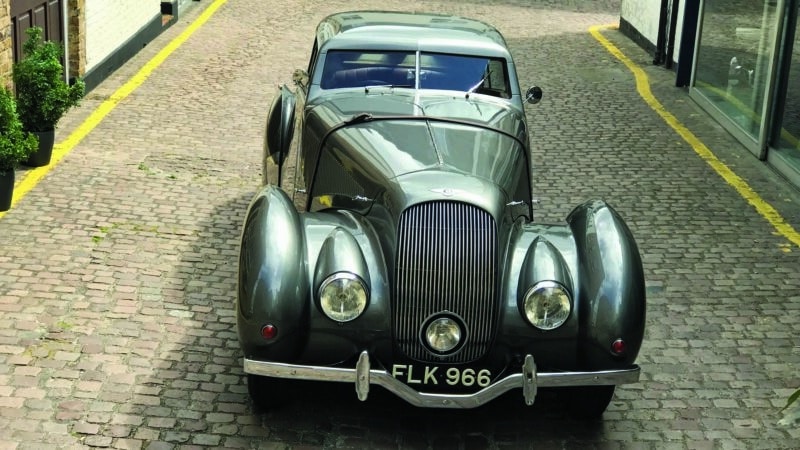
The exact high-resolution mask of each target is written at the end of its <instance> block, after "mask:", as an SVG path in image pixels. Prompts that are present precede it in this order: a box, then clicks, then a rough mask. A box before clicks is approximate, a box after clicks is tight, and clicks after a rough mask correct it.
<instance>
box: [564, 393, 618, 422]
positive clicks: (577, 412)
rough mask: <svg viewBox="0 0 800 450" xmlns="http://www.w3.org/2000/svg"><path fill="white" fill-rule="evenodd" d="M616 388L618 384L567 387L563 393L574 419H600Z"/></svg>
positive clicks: (568, 410) (568, 409)
mask: <svg viewBox="0 0 800 450" xmlns="http://www.w3.org/2000/svg"><path fill="white" fill-rule="evenodd" d="M615 388H616V386H579V387H570V388H565V389H564V391H563V392H562V394H563V396H564V397H565V398H564V400H565V403H566V406H567V412H568V413H569V415H570V416H571V417H572V418H574V419H579V420H592V419H599V418H600V416H602V415H603V413H604V412H605V410H606V408H608V405H609V404H610V403H611V398H612V397H614V389H615Z"/></svg>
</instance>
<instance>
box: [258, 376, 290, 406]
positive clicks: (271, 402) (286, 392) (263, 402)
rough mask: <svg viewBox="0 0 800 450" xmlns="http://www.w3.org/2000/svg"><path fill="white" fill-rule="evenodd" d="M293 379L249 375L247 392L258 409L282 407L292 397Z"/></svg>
mask: <svg viewBox="0 0 800 450" xmlns="http://www.w3.org/2000/svg"><path fill="white" fill-rule="evenodd" d="M290 384H291V380H284V379H283V378H272V377H262V376H259V375H252V374H248V375H247V393H248V394H249V395H250V399H251V400H252V401H253V406H254V409H256V411H260V412H263V411H269V410H273V409H277V408H281V407H283V406H285V405H286V404H287V403H289V401H290V399H291V397H292V389H291V386H290Z"/></svg>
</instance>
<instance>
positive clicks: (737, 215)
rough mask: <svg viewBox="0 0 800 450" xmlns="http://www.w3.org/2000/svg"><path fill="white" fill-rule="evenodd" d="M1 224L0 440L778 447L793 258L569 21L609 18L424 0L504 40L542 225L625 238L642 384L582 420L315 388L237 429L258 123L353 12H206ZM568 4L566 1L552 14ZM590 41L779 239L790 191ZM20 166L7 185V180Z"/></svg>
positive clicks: (662, 88) (797, 286)
mask: <svg viewBox="0 0 800 450" xmlns="http://www.w3.org/2000/svg"><path fill="white" fill-rule="evenodd" d="M222 3H223V4H222V6H221V7H220V9H219V10H217V11H216V13H215V14H214V15H213V16H212V17H211V18H210V19H209V20H208V22H207V23H205V24H204V25H203V26H201V27H199V28H198V29H197V30H196V32H195V33H194V34H193V35H192V36H191V37H189V38H188V39H187V40H186V41H185V42H184V43H183V44H182V45H180V46H179V47H177V48H176V49H175V50H174V52H173V53H172V54H171V55H170V56H169V57H168V58H166V59H165V60H164V62H163V63H162V64H161V65H160V66H158V67H157V68H155V70H153V71H152V74H151V75H150V76H149V77H148V78H147V79H146V80H144V82H143V83H142V84H141V86H139V87H138V88H137V89H136V90H134V91H133V92H132V93H130V95H128V96H127V97H124V98H123V99H117V100H119V102H118V103H117V104H116V106H115V107H114V109H113V110H111V111H110V112H109V113H108V115H107V116H105V117H104V118H103V119H102V121H100V122H98V123H97V124H96V127H95V128H94V129H92V130H91V132H89V133H88V134H87V135H86V136H85V137H84V138H83V140H82V141H80V143H78V144H77V145H76V146H75V147H74V149H73V150H72V151H71V152H70V153H69V154H68V155H67V156H66V157H65V158H64V159H63V160H62V161H61V162H60V163H59V164H57V165H55V166H53V167H51V168H50V171H49V172H48V173H47V174H46V176H45V177H44V178H43V179H42V180H41V181H40V182H39V183H38V184H36V185H35V186H33V188H32V189H31V190H30V192H29V193H28V194H27V195H26V196H25V197H24V198H23V199H22V200H21V201H20V202H19V203H17V204H16V205H15V206H14V208H13V209H12V210H11V211H9V212H8V213H7V214H6V215H5V216H3V217H2V218H0V333H1V334H0V448H20V449H40V448H84V447H110V448H134V449H136V448H153V449H157V448H199V447H224V448H264V449H283V448H321V447H325V448H436V449H439V448H459V449H460V448H495V449H500V448H503V449H505V448H508V449H511V448H514V449H516V448H537V449H538V448H627V447H635V448H658V449H662V448H676V449H687V448H791V447H793V446H796V445H797V442H800V428H798V427H795V428H782V427H779V426H778V425H777V424H776V423H777V422H778V420H779V419H780V418H781V415H780V414H779V413H778V411H779V410H780V408H781V407H782V406H783V405H784V404H785V402H786V398H787V397H788V396H789V394H790V393H791V392H793V390H794V389H795V388H797V387H798V386H800V378H799V377H800V375H798V374H799V373H800V372H799V371H798V368H799V367H800V322H798V320H797V316H798V313H799V312H800V277H798V276H797V272H798V267H800V247H797V246H796V245H793V244H792V243H791V242H789V241H788V240H787V238H786V237H784V236H781V235H779V234H776V230H775V228H774V227H773V226H772V225H771V224H770V223H769V222H768V221H767V220H765V219H764V218H763V217H762V216H761V215H759V214H758V212H756V210H755V209H754V208H753V207H752V206H751V204H750V203H748V201H747V200H745V199H744V198H742V196H741V195H740V194H739V193H737V191H736V190H735V189H734V188H733V187H732V186H731V185H730V184H729V183H727V182H726V181H725V180H723V179H722V178H720V176H719V175H718V173H717V172H716V171H715V170H714V169H713V168H712V167H711V166H709V165H708V164H707V163H706V162H705V161H703V160H702V159H701V158H700V157H698V155H697V154H696V153H695V151H694V150H693V149H692V148H691V147H690V145H689V144H687V143H686V142H685V141H684V140H682V139H681V138H680V137H679V136H678V135H677V134H676V133H675V131H674V130H673V129H672V128H670V127H669V126H668V125H667V124H666V123H665V122H664V121H663V120H662V119H661V118H660V117H659V116H658V115H656V114H655V112H653V110H652V109H651V108H650V107H649V106H648V105H647V103H645V102H644V101H643V100H642V98H641V97H640V95H639V94H638V93H637V92H636V86H635V81H634V78H633V76H632V74H631V72H630V71H629V70H628V69H627V68H626V67H625V66H624V65H623V64H622V63H620V62H619V60H617V59H616V58H614V57H613V56H612V55H611V54H610V53H608V51H607V50H606V49H605V48H604V47H603V46H602V45H600V44H599V43H598V41H597V40H596V39H595V38H593V37H592V36H591V35H590V34H589V32H588V29H589V27H590V26H593V25H598V24H607V23H615V22H618V20H619V6H618V2H612V1H603V2H594V1H579V0H573V1H570V2H552V1H546V0H541V1H524V2H523V1H519V0H517V1H514V0H509V1H499V0H495V1H491V2H483V3H480V4H472V3H464V2H456V1H448V0H441V1H437V2H422V1H410V2H406V3H404V4H403V8H406V9H415V10H429V11H435V12H446V13H452V14H460V15H467V16H471V17H476V18H480V19H483V20H486V21H488V22H491V23H493V24H495V25H496V26H497V27H498V28H499V29H500V30H501V31H502V32H503V33H504V35H505V37H506V39H507V41H508V42H509V45H510V47H511V50H512V53H513V54H514V56H515V62H516V64H517V67H518V72H519V76H520V79H521V84H522V86H523V88H525V87H527V86H529V85H534V84H535V85H539V86H541V87H542V88H543V90H544V95H545V97H544V100H543V101H542V102H541V103H540V104H538V105H529V107H528V109H527V113H528V118H529V124H530V128H531V130H532V134H531V142H532V144H533V147H534V154H533V161H534V165H535V174H534V194H535V196H537V197H538V198H539V200H540V201H541V203H540V205H539V207H538V208H537V209H536V210H535V214H536V219H537V220H539V221H563V220H564V217H565V216H566V214H567V213H568V212H569V211H570V210H571V209H572V207H573V206H574V205H576V204H578V203H580V202H583V201H585V200H587V199H589V198H595V197H600V198H604V199H606V200H608V201H609V202H610V203H611V204H612V205H613V206H614V207H615V208H616V209H617V210H618V211H619V212H620V213H621V214H622V216H623V217H624V218H626V220H627V221H628V223H629V225H630V226H631V228H632V230H633V232H634V234H635V236H636V237H637V240H638V242H639V245H640V249H641V251H642V254H643V257H644V262H645V270H646V277H647V283H648V289H647V290H648V323H647V337H646V341H645V344H644V347H643V349H642V351H641V353H640V360H639V362H640V364H641V366H642V370H643V374H642V379H641V382H640V383H637V384H634V385H628V386H624V387H622V388H619V389H618V390H617V394H616V397H615V399H614V401H613V402H612V405H611V406H610V407H609V410H608V412H607V413H606V414H605V415H604V419H603V421H602V422H600V423H580V422H574V421H571V420H569V419H568V418H566V416H565V414H564V411H563V410H562V409H561V408H560V405H558V403H557V401H555V400H554V399H552V398H548V397H547V395H543V396H542V398H541V400H539V399H537V404H536V405H534V407H533V408H531V409H527V408H525V407H524V405H523V404H522V401H521V398H517V397H516V396H509V397H508V398H503V399H500V400H499V401H497V402H496V403H494V404H491V405H488V406H487V407H486V408H482V409H479V410H475V411H441V410H436V411H430V410H419V409H415V408H412V407H410V406H408V405H405V404H403V403H401V402H400V401H398V400H396V399H393V398H390V397H389V396H376V397H375V398H371V399H370V401H368V402H366V403H360V402H358V401H357V400H356V399H355V395H353V392H352V387H351V386H340V387H338V388H337V387H333V388H332V387H328V386H325V387H311V388H310V389H309V390H308V392H306V393H303V394H301V395H300V398H299V399H298V401H297V402H296V403H295V404H293V405H291V406H289V407H287V408H285V409H283V410H280V411H277V412H271V413H267V414H255V413H254V412H253V411H252V410H251V406H250V404H249V402H248V400H247V389H246V385H245V377H244V376H243V373H242V370H241V354H240V352H239V349H238V343H237V336H236V330H235V316H234V312H233V310H232V308H233V304H234V298H235V290H236V267H237V256H238V239H239V234H240V227H241V224H242V221H243V215H244V213H245V211H246V208H247V205H248V202H249V201H250V198H251V196H252V195H253V194H254V193H255V190H256V189H257V188H258V186H259V183H260V173H259V171H260V168H261V164H260V158H261V149H262V144H263V132H264V123H265V116H266V112H267V108H268V106H269V104H270V101H271V98H272V95H274V93H275V88H276V86H278V85H279V84H283V83H287V84H288V83H290V81H291V74H292V71H293V69H295V68H297V67H305V66H306V64H307V59H308V57H309V52H310V49H311V44H312V42H313V29H314V26H315V25H316V23H317V22H318V21H319V19H321V18H322V17H323V16H325V15H326V14H328V13H331V12H334V11H338V10H345V9H385V8H386V7H387V6H386V5H385V4H384V3H380V2H377V1H372V0H369V1H367V0H358V1H348V2H345V1H339V0H334V1H330V2H325V3H324V4H320V3H318V2H314V1H310V0H287V1H285V2H271V3H270V5H269V7H265V6H264V3H263V2H262V1H260V0H236V1H227V2H222ZM217 4H218V3H217V2H213V1H211V0H204V1H202V2H201V3H199V4H198V5H197V6H196V7H193V8H190V9H189V10H187V12H186V13H185V14H183V13H182V15H181V17H180V19H179V21H178V23H177V24H175V25H174V26H172V27H170V28H169V29H168V30H166V31H165V33H164V34H163V35H161V36H160V37H159V38H158V39H157V40H155V41H154V42H152V43H151V44H150V45H148V46H147V47H145V48H144V49H142V51H141V52H140V53H139V54H138V55H137V56H136V57H134V58H133V59H132V60H131V61H129V62H128V63H127V64H126V65H125V66H124V67H123V68H121V69H120V70H119V71H117V72H116V73H114V74H113V75H112V76H111V77H110V78H108V79H107V80H106V81H104V82H103V83H102V84H101V85H99V86H98V87H97V89H95V90H94V91H92V92H91V93H90V94H89V95H88V97H87V98H86V99H85V100H84V102H83V104H82V106H81V107H80V108H77V109H75V110H73V111H70V112H69V114H68V115H67V116H66V117H65V118H64V120H62V122H61V123H60V126H59V129H58V130H57V142H62V141H64V140H65V139H66V138H67V137H68V136H70V135H71V134H72V133H73V132H74V131H75V130H78V129H79V128H80V127H81V126H82V123H83V122H84V121H85V120H86V119H87V118H88V117H89V116H90V115H91V114H92V112H93V111H95V110H96V109H97V108H98V107H99V106H100V105H101V104H103V102H104V101H106V100H108V99H109V98H110V97H111V96H112V94H113V93H114V92H115V91H116V90H117V89H118V88H119V87H120V86H122V85H123V84H124V83H126V82H128V81H129V80H130V79H132V78H133V77H134V76H135V75H136V73H137V72H139V70H140V69H141V68H143V67H145V66H146V64H147V63H148V61H150V60H151V58H153V57H154V56H155V55H156V54H157V53H158V52H159V51H160V50H162V49H164V48H167V47H168V46H169V45H170V42H171V41H172V40H173V39H175V38H176V37H177V36H179V34H180V33H182V32H183V31H184V30H186V29H187V28H188V27H189V26H190V24H191V22H192V21H193V20H195V19H197V18H198V17H200V15H201V14H203V11H204V10H206V8H208V7H210V6H212V5H217ZM565 5H566V6H565ZM603 36H605V37H606V38H608V39H609V40H610V41H611V42H612V43H613V44H614V45H616V46H617V47H618V48H620V49H621V50H622V51H623V52H624V53H625V55H627V56H628V57H629V58H631V59H632V60H633V61H634V62H636V63H637V64H638V65H639V66H640V67H641V68H642V69H643V70H644V71H645V73H646V74H647V76H648V77H649V80H650V83H651V87H652V89H653V93H654V96H655V97H656V98H657V99H658V100H659V101H660V102H661V103H662V104H663V105H664V106H665V108H666V109H667V110H668V111H669V112H671V113H672V114H674V115H675V116H676V118H677V119H678V120H679V121H680V122H681V123H682V124H683V125H684V126H686V127H687V128H688V129H689V130H690V131H692V132H693V133H694V134H695V135H696V136H697V137H698V138H699V139H700V140H701V141H702V142H703V143H704V144H705V145H706V146H707V147H709V148H710V149H711V151H713V153H714V154H715V155H716V156H717V157H718V158H719V159H720V160H721V162H723V163H724V164H725V165H726V166H727V167H729V168H730V169H731V170H733V171H734V172H735V173H736V174H738V176H740V177H741V178H742V180H743V182H745V183H746V184H747V185H748V186H750V187H751V188H752V189H753V190H754V191H755V192H756V193H757V194H758V195H759V196H760V197H761V198H762V199H763V201H765V202H766V203H769V204H770V205H772V206H773V207H774V208H775V209H776V210H777V211H778V212H779V213H780V215H781V216H782V217H783V218H784V219H785V220H786V222H787V223H788V224H789V225H791V226H792V227H793V228H794V229H795V230H800V195H799V194H798V191H797V190H796V189H795V188H793V187H792V186H790V185H789V184H788V183H786V182H785V181H784V180H783V179H781V178H780V177H779V176H777V175H775V173H774V172H772V171H771V170H770V169H769V168H768V167H767V166H765V165H764V164H762V163H761V162H759V161H757V160H756V159H755V158H754V157H752V156H751V155H750V154H749V153H747V151H746V150H745V149H744V148H742V147H741V145H739V144H738V143H737V142H736V141H735V140H734V139H733V138H731V137H730V136H729V135H728V134H727V133H726V132H725V131H724V130H722V128H721V127H719V126H718V125H717V124H716V123H714V122H713V121H712V120H711V119H710V118H709V117H708V116H707V115H706V114H705V113H703V112H702V111H701V110H700V109H699V108H698V107H696V106H695V105H694V104H693V103H692V101H691V100H690V99H689V98H688V95H687V92H686V91H685V90H683V89H678V88H675V87H674V86H673V84H674V75H673V74H672V73H671V72H669V71H666V70H665V69H664V68H662V67H653V66H652V65H650V61H651V60H652V57H651V56H649V55H647V54H645V53H644V52H643V51H642V50H641V49H639V48H638V47H637V46H636V45H635V44H633V43H632V42H631V41H629V40H628V39H627V38H625V37H624V36H622V35H621V34H620V33H619V32H618V31H615V30H607V31H604V32H603ZM23 176H24V174H22V173H20V174H18V177H17V178H18V179H21V178H22V177H23Z"/></svg>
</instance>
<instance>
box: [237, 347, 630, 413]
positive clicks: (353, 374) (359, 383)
mask: <svg viewBox="0 0 800 450" xmlns="http://www.w3.org/2000/svg"><path fill="white" fill-rule="evenodd" d="M244 371H245V373H248V374H252V375H261V376H267V377H276V378H293V379H299V380H313V381H338V382H344V383H354V384H355V388H356V394H357V395H358V398H359V400H362V401H363V400H366V399H367V396H368V395H369V386H370V384H376V385H378V386H382V387H383V388H385V389H386V390H388V391H389V392H391V393H393V394H395V395H396V396H398V397H400V398H402V399H403V400H405V401H407V402H408V403H411V404H412V405H414V406H420V407H426V408H475V407H478V406H481V405H483V404H485V403H488V402H489V401H491V400H493V399H495V398H497V397H499V396H500V395H502V394H504V393H506V392H508V391H510V390H511V389H517V388H522V395H523V397H524V399H525V404H527V405H532V404H533V402H534V400H535V399H536V391H537V389H538V388H540V387H548V388H549V387H566V386H603V385H617V384H626V383H636V382H637V381H639V373H640V369H639V366H636V365H634V366H633V367H631V368H629V369H621V370H601V371H596V372H542V373H537V371H536V363H534V361H533V356H531V355H527V356H525V361H524V363H523V364H522V370H521V371H520V373H514V374H511V375H508V376H506V377H505V378H502V379H500V380H497V381H495V382H494V383H492V384H490V385H489V386H486V387H485V388H483V389H481V390H480V391H478V392H475V393H474V394H436V393H426V392H418V391H416V390H414V389H412V388H411V387H409V386H408V385H407V384H405V383H403V382H402V381H400V380H398V379H396V378H395V377H393V376H392V375H391V374H390V373H389V372H387V371H386V370H383V369H373V368H371V367H370V362H369V354H368V353H367V352H366V351H364V352H361V355H360V356H359V358H358V362H357V363H356V368H355V369H348V368H338V367H324V366H305V365H296V364H285V363H276V362H265V361H255V360H252V359H247V358H245V359H244Z"/></svg>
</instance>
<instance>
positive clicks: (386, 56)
mask: <svg viewBox="0 0 800 450" xmlns="http://www.w3.org/2000/svg"><path fill="white" fill-rule="evenodd" d="M415 67H416V57H415V53H414V52H366V51H351V50H331V51H329V52H328V55H327V56H326V57H325V67H324V68H323V69H322V83H321V87H322V89H339V88H348V87H365V86H383V85H391V86H406V87H414V70H415Z"/></svg>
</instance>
